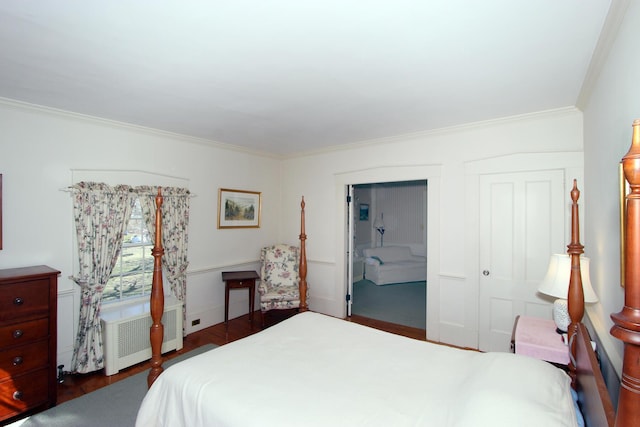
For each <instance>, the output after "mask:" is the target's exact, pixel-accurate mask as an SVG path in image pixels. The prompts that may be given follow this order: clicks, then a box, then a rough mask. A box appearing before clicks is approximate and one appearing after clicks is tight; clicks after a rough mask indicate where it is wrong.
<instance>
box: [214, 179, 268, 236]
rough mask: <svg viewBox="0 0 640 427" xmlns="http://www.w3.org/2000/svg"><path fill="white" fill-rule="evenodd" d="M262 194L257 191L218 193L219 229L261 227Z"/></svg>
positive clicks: (220, 191)
mask: <svg viewBox="0 0 640 427" xmlns="http://www.w3.org/2000/svg"><path fill="white" fill-rule="evenodd" d="M260 211H261V193H258V192H256V191H244V190H230V189H228V188H221V189H220V190H219V191H218V228H258V227H260V214H261V212H260Z"/></svg>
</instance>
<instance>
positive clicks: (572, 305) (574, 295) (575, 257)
mask: <svg viewBox="0 0 640 427" xmlns="http://www.w3.org/2000/svg"><path fill="white" fill-rule="evenodd" d="M579 198H580V190H578V184H577V181H576V180H575V179H574V180H573V189H572V190H571V201H572V203H571V243H569V245H568V246H567V253H568V254H569V256H570V257H571V275H570V277H569V292H568V295H567V298H568V307H569V318H570V319H571V324H570V325H569V330H568V331H567V333H568V336H569V343H570V348H569V353H570V354H571V355H573V357H570V358H569V372H570V373H571V381H572V383H573V386H574V387H575V380H576V376H575V371H576V366H575V365H574V362H573V361H574V359H575V354H576V339H575V338H576V337H575V336H576V334H577V333H578V324H579V323H580V322H581V321H582V317H583V316H584V291H583V289H582V274H581V273H580V255H582V254H583V253H584V246H583V245H582V244H581V243H580V217H579V210H578V199H579Z"/></svg>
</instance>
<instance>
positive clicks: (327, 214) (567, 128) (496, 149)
mask: <svg viewBox="0 0 640 427" xmlns="http://www.w3.org/2000/svg"><path fill="white" fill-rule="evenodd" d="M581 151H582V114H581V113H580V112H578V111H577V110H574V109H566V110H559V111H553V112H547V113H540V114H533V115H527V116H522V117H516V118H511V119H505V120H498V121H495V122H490V123H483V124H478V125H469V126H463V127H459V128H454V129H448V130H444V131H440V132H429V133H422V134H413V135H406V136H398V137H395V138H389V139H386V140H382V141H376V142H372V143H370V144H357V145H352V146H351V147H349V148H348V149H341V150H336V151H327V152H321V153H316V154H314V155H307V156H300V157H295V158H290V159H287V160H286V161H285V162H284V168H283V170H284V176H283V191H282V194H283V211H282V215H283V218H284V220H285V221H284V224H283V226H284V235H294V234H296V233H297V231H296V224H297V221H296V215H297V212H295V211H292V210H290V209H289V208H288V207H287V206H291V205H294V203H295V200H296V199H297V198H298V197H299V196H300V195H302V194H304V196H305V200H306V201H307V209H306V211H307V255H308V258H309V275H308V282H309V286H310V295H311V298H310V306H311V308H312V309H316V310H320V311H323V312H326V313H329V314H332V315H336V316H342V315H344V312H345V304H344V295H345V280H344V277H345V269H344V254H345V253H346V250H345V243H344V238H345V237H344V236H345V230H344V224H345V221H344V218H345V215H346V213H345V207H344V185H345V184H361V183H372V182H385V181H398V180H414V179H428V182H429V191H428V197H429V200H428V218H429V221H428V227H429V228H428V232H427V238H428V253H429V257H428V268H427V271H428V279H427V280H428V283H429V285H428V289H429V291H428V292H429V294H428V297H427V299H428V304H429V307H428V310H427V312H428V316H432V315H433V316H439V313H440V312H447V311H454V312H456V311H457V312H459V311H460V310H462V311H465V312H467V311H468V312H469V313H470V315H469V316H467V317H465V319H464V321H463V324H461V325H457V326H458V328H453V329H452V331H451V334H448V335H445V334H441V333H440V329H441V328H440V326H442V325H441V324H439V322H440V320H439V318H430V319H428V321H427V333H428V334H429V337H430V338H434V339H441V340H442V341H446V342H454V343H458V344H464V343H469V342H471V343H473V342H474V340H475V342H477V299H476V300H474V299H473V298H474V295H477V276H478V274H479V272H478V271H476V269H475V268H474V267H473V266H474V265H477V260H475V261H476V262H475V264H474V262H473V261H474V260H469V258H470V257H476V258H477V255H478V248H477V246H476V245H477V241H474V240H473V239H468V238H467V236H468V234H469V233H470V232H472V231H474V230H468V229H466V228H465V227H466V224H469V223H472V222H473V221H470V218H473V217H474V216H477V215H478V207H477V205H468V202H467V201H468V200H469V199H470V196H469V194H470V193H473V192H474V191H476V189H475V188H466V187H465V182H466V178H465V164H466V163H469V162H473V161H478V160H481V159H491V158H497V157H501V156H506V155H510V154H519V153H522V154H524V155H526V154H527V153H545V152H576V156H577V157H580V159H581V156H582V153H581ZM567 198H568V192H567ZM432 228H433V229H432ZM567 243H568V241H567ZM563 249H564V248H558V250H559V251H561V250H563ZM454 281H455V282H456V286H460V288H461V289H462V290H463V294H462V295H460V300H459V301H458V304H459V305H458V306H457V307H451V306H449V305H444V306H441V304H442V303H443V301H442V300H440V298H439V296H438V294H437V293H436V294H431V292H432V291H434V290H437V289H438V287H439V285H440V282H442V283H444V284H445V286H446V285H448V284H449V283H451V282H454ZM476 298H477V297H476ZM454 330H455V335H454V332H453V331H454Z"/></svg>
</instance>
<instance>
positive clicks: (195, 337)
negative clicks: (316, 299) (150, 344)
mask: <svg viewBox="0 0 640 427" xmlns="http://www.w3.org/2000/svg"><path fill="white" fill-rule="evenodd" d="M280 320H282V318H281V317H280V318H278V317H272V318H270V319H267V325H270V324H273V323H276V322H278V321H280ZM347 320H349V321H351V322H356V323H360V324H363V325H367V326H370V327H373V328H376V329H381V330H384V331H387V332H392V333H396V334H399V335H404V336H407V337H410V338H415V339H419V340H423V341H424V340H425V338H426V332H425V331H424V330H423V329H416V328H411V327H408V326H403V325H395V324H392V323H387V322H382V321H379V320H373V319H367V318H365V317H361V316H352V317H350V318H348V319H347ZM260 330H261V327H260V313H259V312H256V314H255V315H254V319H253V325H251V324H250V322H249V315H248V314H247V315H245V316H242V317H238V318H236V319H232V320H230V321H229V330H228V333H227V332H225V326H224V323H220V324H217V325H214V326H211V327H209V328H205V329H202V330H200V331H198V332H194V333H191V334H189V335H188V336H187V337H185V339H184V343H183V345H184V346H183V348H182V349H181V350H179V351H172V352H169V353H167V354H165V355H164V360H169V359H172V358H174V357H176V356H179V355H181V354H184V353H186V352H188V351H191V350H193V349H194V348H197V347H200V346H202V345H205V344H216V345H224V344H227V343H229V342H232V341H235V340H238V339H240V338H244V337H246V336H249V335H251V334H254V333H256V332H259V331H260ZM148 370H149V363H148V362H143V363H140V364H138V365H135V366H132V367H130V368H127V369H123V370H122V371H120V372H118V373H117V374H115V375H111V376H106V375H104V372H103V371H98V372H93V373H90V374H74V375H71V374H69V375H65V376H64V381H63V382H62V383H61V384H59V385H58V404H60V403H63V402H66V401H68V400H71V399H74V398H76V397H79V396H82V395H83V394H86V393H89V392H92V391H94V390H97V389H99V388H101V387H104V386H107V385H109V384H113V383H115V382H117V381H120V380H122V379H124V378H127V377H129V376H131V375H135V374H137V373H140V372H144V371H148Z"/></svg>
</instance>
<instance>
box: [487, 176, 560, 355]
mask: <svg viewBox="0 0 640 427" xmlns="http://www.w3.org/2000/svg"><path fill="white" fill-rule="evenodd" d="M563 191H564V173H563V172H562V171H561V170H544V171H535V172H520V173H505V174H488V175H481V176H480V194H479V200H480V271H479V272H478V273H479V274H480V279H479V283H480V290H479V301H478V302H479V311H478V315H479V347H480V350H484V351H509V349H510V343H511V334H512V330H513V324H514V320H515V318H516V316H517V315H530V316H536V317H550V308H549V302H548V300H546V299H544V298H541V297H540V295H539V294H537V289H538V285H539V283H540V281H541V280H542V278H543V277H544V275H545V273H546V271H547V265H548V262H549V257H550V255H551V254H552V253H554V252H558V251H564V250H566V247H565V246H566V245H565V243H564V218H565V208H564V202H565V200H569V195H568V194H567V195H565V194H564V192H563ZM565 196H566V197H565Z"/></svg>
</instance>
